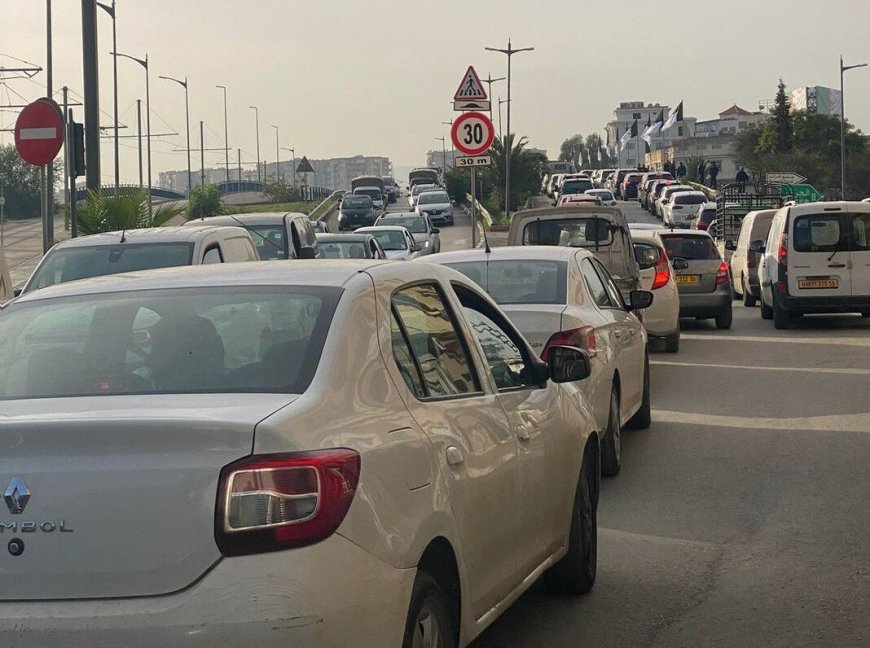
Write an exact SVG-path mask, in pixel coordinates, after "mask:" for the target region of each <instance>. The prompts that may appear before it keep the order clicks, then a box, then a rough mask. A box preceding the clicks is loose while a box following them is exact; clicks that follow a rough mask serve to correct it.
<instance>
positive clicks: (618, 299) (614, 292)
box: [592, 259, 625, 308]
mask: <svg viewBox="0 0 870 648" xmlns="http://www.w3.org/2000/svg"><path fill="white" fill-rule="evenodd" d="M592 263H593V265H594V266H595V269H596V270H597V271H598V276H599V277H601V281H602V282H604V287H605V288H606V289H607V294H608V296H609V297H610V303H611V304H612V305H613V306H614V307H616V308H625V302H624V301H623V300H622V293H620V292H619V288H617V287H616V283H615V282H614V281H613V277H612V276H611V275H610V272H609V271H608V270H607V268H605V267H604V265H603V264H602V263H601V262H600V261H599V260H598V259H594V260H593V261H592Z"/></svg>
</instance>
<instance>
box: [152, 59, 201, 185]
mask: <svg viewBox="0 0 870 648" xmlns="http://www.w3.org/2000/svg"><path fill="white" fill-rule="evenodd" d="M158 78H160V79H166V80H167V81H175V83H177V84H178V85H180V86H181V87H182V88H184V123H185V125H186V127H187V191H188V193H190V190H191V189H193V174H192V173H191V170H190V98H189V97H188V95H187V77H184V81H182V80H181V79H175V78H173V77H170V76H160V77H158Z"/></svg>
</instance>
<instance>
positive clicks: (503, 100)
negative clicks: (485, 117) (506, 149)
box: [498, 97, 507, 142]
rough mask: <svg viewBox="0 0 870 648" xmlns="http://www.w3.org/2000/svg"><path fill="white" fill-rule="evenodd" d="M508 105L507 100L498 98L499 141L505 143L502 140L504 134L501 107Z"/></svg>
mask: <svg viewBox="0 0 870 648" xmlns="http://www.w3.org/2000/svg"><path fill="white" fill-rule="evenodd" d="M506 103H507V99H502V98H501V97H499V98H498V139H499V141H501V142H504V139H503V138H502V132H501V106H502V104H506Z"/></svg>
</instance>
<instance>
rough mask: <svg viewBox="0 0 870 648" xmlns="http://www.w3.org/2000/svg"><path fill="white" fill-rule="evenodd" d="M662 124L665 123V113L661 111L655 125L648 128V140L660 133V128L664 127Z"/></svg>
mask: <svg viewBox="0 0 870 648" xmlns="http://www.w3.org/2000/svg"><path fill="white" fill-rule="evenodd" d="M664 122H665V111H664V110H662V111H660V112H659V115H658V117H656V120H655V123H654V124H653V125H652V126H650V129H649V131H648V132H647V135H648V136H649V138H650V139H652V138H653V137H655V136H656V135H658V134H659V133H660V132H661V130H662V126H663V125H664ZM647 141H649V140H647Z"/></svg>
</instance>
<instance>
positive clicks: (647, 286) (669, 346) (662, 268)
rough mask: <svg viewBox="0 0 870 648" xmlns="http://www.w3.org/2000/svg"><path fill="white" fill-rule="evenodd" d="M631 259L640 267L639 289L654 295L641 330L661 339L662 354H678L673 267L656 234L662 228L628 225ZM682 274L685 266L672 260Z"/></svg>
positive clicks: (678, 309) (678, 328)
mask: <svg viewBox="0 0 870 648" xmlns="http://www.w3.org/2000/svg"><path fill="white" fill-rule="evenodd" d="M629 229H630V230H631V240H632V242H633V243H634V256H635V259H636V260H637V263H638V265H639V266H640V285H641V287H642V288H643V289H644V290H649V291H650V292H652V294H653V295H655V299H654V300H653V303H652V306H650V307H649V308H647V309H646V310H644V312H643V326H644V328H645V329H646V332H647V333H649V335H650V337H655V338H662V339H663V340H664V343H665V351H667V352H668V353H676V352H677V351H679V350H680V292H679V290H678V289H677V284H676V280H675V279H674V267H673V265H672V263H671V261H670V260H669V259H668V253H667V251H666V250H665V244H664V242H663V241H662V239H661V237H660V236H659V234H658V232H657V231H656V230H660V229H661V225H658V224H655V225H649V226H647V225H646V224H641V223H630V224H629ZM673 263H674V264H680V266H681V269H683V270H685V269H686V267H688V264H687V263H686V261H685V260H683V259H675V260H674V261H673Z"/></svg>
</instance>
